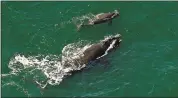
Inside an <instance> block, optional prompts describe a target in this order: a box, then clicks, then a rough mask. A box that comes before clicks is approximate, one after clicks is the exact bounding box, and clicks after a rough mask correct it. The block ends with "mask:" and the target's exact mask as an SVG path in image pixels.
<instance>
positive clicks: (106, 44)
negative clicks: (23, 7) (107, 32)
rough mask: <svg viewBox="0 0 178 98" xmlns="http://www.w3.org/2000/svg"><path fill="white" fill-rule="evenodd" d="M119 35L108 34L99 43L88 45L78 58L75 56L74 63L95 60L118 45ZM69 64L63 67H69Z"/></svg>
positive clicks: (76, 64)
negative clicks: (107, 36) (108, 35)
mask: <svg viewBox="0 0 178 98" xmlns="http://www.w3.org/2000/svg"><path fill="white" fill-rule="evenodd" d="M121 41H122V40H121V35H120V34H116V35H115V36H110V37H109V38H107V39H105V40H102V41H101V42H99V43H95V44H93V45H91V46H90V47H88V48H87V49H86V50H85V51H84V52H83V56H81V57H80V58H76V59H75V60H74V65H75V66H78V65H83V64H88V63H90V62H91V61H94V60H97V59H99V58H101V57H102V56H104V55H106V54H108V52H110V51H111V50H113V49H115V48H116V47H118V46H119V45H120V43H121ZM69 66H70V65H69V64H67V63H66V64H64V67H69Z"/></svg>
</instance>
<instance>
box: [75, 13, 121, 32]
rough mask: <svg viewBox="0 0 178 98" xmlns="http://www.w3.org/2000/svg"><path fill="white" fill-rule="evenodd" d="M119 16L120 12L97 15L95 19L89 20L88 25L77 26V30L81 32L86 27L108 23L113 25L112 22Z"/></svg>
mask: <svg viewBox="0 0 178 98" xmlns="http://www.w3.org/2000/svg"><path fill="white" fill-rule="evenodd" d="M118 16H119V12H118V10H114V11H113V12H108V13H100V14H97V15H95V18H94V19H92V20H89V21H88V22H87V23H86V24H85V23H81V24H80V25H77V30H80V28H81V27H84V26H92V25H96V24H101V23H106V22H109V23H110V24H111V23H112V20H113V19H114V18H116V17H118Z"/></svg>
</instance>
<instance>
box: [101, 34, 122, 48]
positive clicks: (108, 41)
mask: <svg viewBox="0 0 178 98" xmlns="http://www.w3.org/2000/svg"><path fill="white" fill-rule="evenodd" d="M113 41H115V43H114V45H113V46H118V45H119V44H120V42H121V41H122V40H121V35H120V34H116V35H111V36H107V37H105V39H104V40H102V41H101V42H102V43H103V45H104V46H105V47H109V46H110V44H112V43H113Z"/></svg>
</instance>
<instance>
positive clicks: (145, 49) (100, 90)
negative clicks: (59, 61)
mask: <svg viewBox="0 0 178 98" xmlns="http://www.w3.org/2000/svg"><path fill="white" fill-rule="evenodd" d="M115 9H119V11H120V17H119V18H116V19H114V20H113V22H112V25H111V26H110V25H108V24H100V25H96V26H94V27H88V28H82V29H81V30H80V31H79V32H78V31H77V30H76V24H75V23H76V21H79V20H80V19H81V18H83V17H86V16H89V15H90V14H91V13H92V14H98V13H102V12H110V11H114V10H115ZM177 9H178V2H138V1H137V2H134V1H132V2H119V1H115V2H110V1H108V2H106V1H105V2H92V1H87V2H81V1H78V2H74V1H73V2H72V1H70V2H57V1H56V2H32V1H31V2H20V1H19V2H5V1H3V2H1V21H2V23H1V25H2V27H1V29H2V30H1V36H2V38H1V42H2V46H1V47H2V52H1V53H2V55H1V57H2V60H1V74H2V75H1V89H2V96H3V97H10V96H11V97H12V96H14V97H15V96H16V97H22V96H23V97H24V96H25V97H34V96H40V97H60V96H72V97H74V96H120V97H125V96H166V97H167V96H178V92H177V91H178V56H177V54H178V52H177V49H178V10H177ZM116 33H120V34H121V35H122V40H123V41H122V43H121V46H120V48H118V49H117V50H116V51H114V52H111V53H110V54H108V55H107V56H106V57H105V60H107V62H108V63H107V64H104V63H103V62H102V63H96V64H95V66H94V67H92V68H91V69H89V70H87V71H84V72H81V73H77V74H75V75H72V76H70V77H68V78H66V79H64V80H63V81H62V82H61V83H60V84H59V85H55V86H52V85H48V86H47V87H46V88H45V89H40V88H39V86H38V85H37V84H35V83H34V82H33V79H34V77H35V76H36V75H37V76H38V77H36V78H40V79H41V78H42V79H43V78H44V73H42V72H40V71H37V72H36V71H35V72H34V71H32V70H33V68H31V69H24V70H22V71H19V72H17V74H15V75H14V74H12V73H11V71H12V70H11V69H10V68H9V67H8V66H9V64H10V62H12V59H13V58H15V57H16V56H17V55H21V56H22V55H23V56H25V57H26V58H27V57H29V56H32V57H34V56H35V55H45V56H46V55H60V54H61V51H62V49H63V47H64V46H66V45H68V44H70V43H76V42H79V41H81V40H87V41H90V42H92V43H94V42H97V41H99V40H102V39H103V38H104V36H107V35H114V34H116ZM105 65H106V66H107V67H105ZM51 66H52V65H51ZM17 68H18V64H17ZM31 71H32V73H30V72H31Z"/></svg>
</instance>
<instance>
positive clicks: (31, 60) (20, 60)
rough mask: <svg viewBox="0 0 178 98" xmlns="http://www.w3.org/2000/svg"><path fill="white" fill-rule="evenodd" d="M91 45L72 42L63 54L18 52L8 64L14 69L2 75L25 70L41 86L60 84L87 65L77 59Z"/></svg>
mask: <svg viewBox="0 0 178 98" xmlns="http://www.w3.org/2000/svg"><path fill="white" fill-rule="evenodd" d="M115 42H116V41H113V42H112V44H111V45H110V46H109V47H108V49H107V50H106V52H105V54H104V55H103V56H105V55H107V54H108V51H109V50H110V49H112V48H113V46H114V44H115ZM91 45H92V44H89V43H88V42H87V44H86V43H85V42H84V41H80V42H78V43H71V44H68V45H66V46H65V47H64V48H63V49H62V54H61V55H34V56H33V55H31V56H25V55H23V54H16V55H14V57H12V59H11V60H10V62H9V65H8V67H9V68H10V69H11V70H12V71H11V73H9V74H7V75H6V74H3V75H2V76H4V77H5V76H8V75H10V74H15V75H18V74H19V73H21V72H25V73H26V74H30V75H33V80H34V81H35V82H36V83H37V84H39V86H40V87H41V88H45V87H46V86H47V84H50V85H59V84H60V83H61V82H62V80H63V78H64V77H65V76H66V75H71V73H70V72H71V71H74V70H81V69H82V68H84V67H85V66H86V65H85V64H83V65H80V64H79V63H78V64H76V61H75V60H76V59H80V58H81V57H82V56H83V52H84V51H85V50H86V49H87V48H89V47H90V46H91ZM103 56H101V57H103ZM98 59H99V58H98ZM65 65H69V66H65ZM39 71H40V72H42V74H40V72H39Z"/></svg>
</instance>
